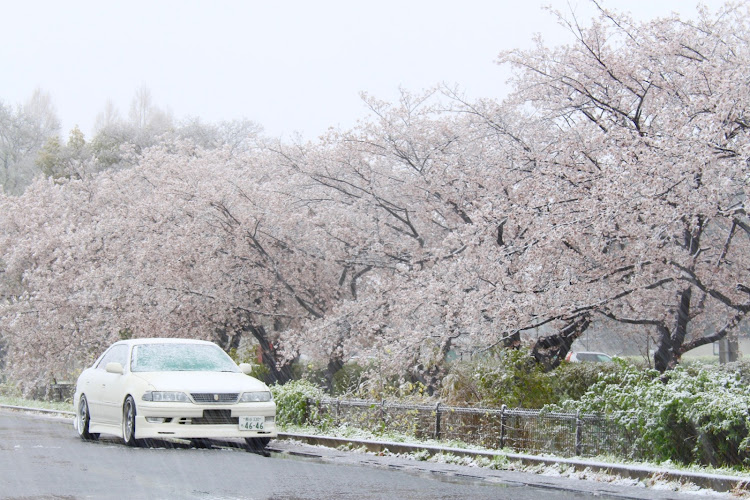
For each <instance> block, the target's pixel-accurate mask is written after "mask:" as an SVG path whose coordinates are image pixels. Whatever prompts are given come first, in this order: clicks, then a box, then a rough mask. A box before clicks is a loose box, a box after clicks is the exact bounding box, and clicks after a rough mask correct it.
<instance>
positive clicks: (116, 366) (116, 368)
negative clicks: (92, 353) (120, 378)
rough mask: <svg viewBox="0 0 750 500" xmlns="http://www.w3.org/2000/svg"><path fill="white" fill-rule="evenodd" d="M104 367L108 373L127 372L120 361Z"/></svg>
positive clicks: (119, 373) (120, 373)
mask: <svg viewBox="0 0 750 500" xmlns="http://www.w3.org/2000/svg"><path fill="white" fill-rule="evenodd" d="M104 369H105V370H107V373H117V374H118V375H122V374H123V373H125V370H124V369H123V367H122V365H121V364H120V363H107V366H105V367H104Z"/></svg>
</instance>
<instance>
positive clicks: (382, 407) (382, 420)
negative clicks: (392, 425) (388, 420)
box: [380, 399, 385, 429]
mask: <svg viewBox="0 0 750 500" xmlns="http://www.w3.org/2000/svg"><path fill="white" fill-rule="evenodd" d="M380 425H382V426H383V429H385V399H381V400H380Z"/></svg>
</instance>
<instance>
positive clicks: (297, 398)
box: [271, 380, 325, 427]
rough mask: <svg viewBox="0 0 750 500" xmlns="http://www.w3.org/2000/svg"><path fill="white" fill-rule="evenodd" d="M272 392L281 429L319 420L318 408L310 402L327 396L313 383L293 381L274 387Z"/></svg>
mask: <svg viewBox="0 0 750 500" xmlns="http://www.w3.org/2000/svg"><path fill="white" fill-rule="evenodd" d="M271 392H272V393H273V398H274V400H275V401H276V422H277V424H278V425H280V426H281V427H284V426H288V425H305V424H306V423H307V422H308V421H317V420H319V419H318V415H317V408H316V407H315V406H312V405H308V400H309V399H320V398H322V397H324V396H325V394H324V393H323V391H322V390H321V389H320V388H319V387H318V386H316V385H314V384H313V383H312V382H309V381H307V380H293V381H291V382H287V383H286V384H284V385H272V386H271Z"/></svg>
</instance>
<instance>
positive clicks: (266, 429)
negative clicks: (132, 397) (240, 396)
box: [135, 402, 278, 439]
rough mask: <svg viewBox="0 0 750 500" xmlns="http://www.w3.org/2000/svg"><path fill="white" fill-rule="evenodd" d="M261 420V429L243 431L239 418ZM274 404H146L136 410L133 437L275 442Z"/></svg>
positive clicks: (143, 403)
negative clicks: (257, 418)
mask: <svg viewBox="0 0 750 500" xmlns="http://www.w3.org/2000/svg"><path fill="white" fill-rule="evenodd" d="M242 416H248V417H263V428H262V429H253V430H246V429H241V428H240V425H239V420H240V417H242ZM275 417H276V404H275V403H273V402H269V403H237V404H232V405H197V404H191V403H146V402H141V404H140V405H137V406H136V421H135V437H136V439H148V438H183V439H198V438H255V437H260V438H263V437H265V438H275V437H276V436H277V435H278V434H277V431H276V418H275Z"/></svg>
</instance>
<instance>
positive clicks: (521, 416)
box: [308, 398, 641, 458]
mask: <svg viewBox="0 0 750 500" xmlns="http://www.w3.org/2000/svg"><path fill="white" fill-rule="evenodd" d="M308 409H309V411H308V422H309V423H311V424H313V425H321V424H325V423H333V424H334V425H342V424H347V425H351V426H354V427H359V428H362V429H369V430H373V431H376V432H377V431H394V432H400V433H403V434H407V435H410V436H414V437H416V438H434V439H440V440H444V441H451V440H456V441H461V442H464V443H468V444H474V445H479V446H483V447H486V448H490V449H502V448H507V449H510V450H513V451H516V452H525V453H550V454H555V455H559V456H566V457H571V456H588V457H590V456H597V455H615V456H620V457H627V458H639V457H640V455H641V453H640V452H639V450H637V449H636V448H635V447H634V446H633V444H632V443H633V441H634V440H633V439H632V436H630V435H629V433H628V431H627V430H626V429H624V428H623V427H622V426H620V425H617V424H616V423H615V422H613V421H612V420H610V419H607V418H604V417H599V416H596V415H588V414H581V413H553V412H542V411H541V410H525V409H510V408H506V407H505V406H503V407H502V408H500V409H497V408H465V407H455V406H446V405H443V404H441V403H437V404H435V405H407V404H398V403H391V402H387V401H367V400H357V399H355V400H342V399H332V398H323V399H319V400H308Z"/></svg>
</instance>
